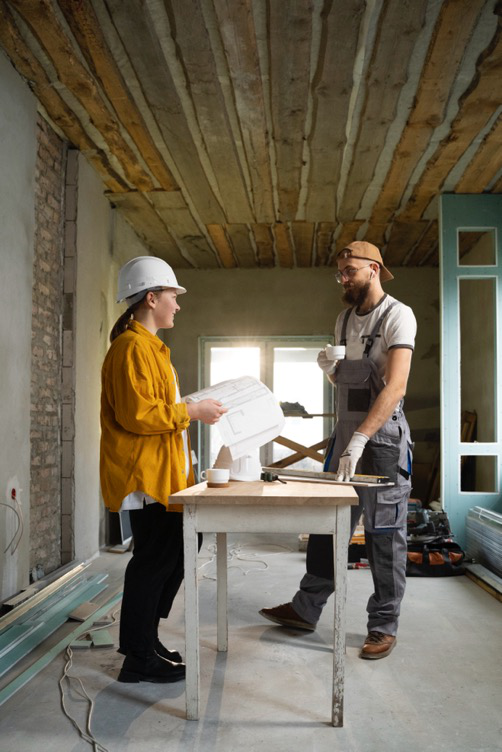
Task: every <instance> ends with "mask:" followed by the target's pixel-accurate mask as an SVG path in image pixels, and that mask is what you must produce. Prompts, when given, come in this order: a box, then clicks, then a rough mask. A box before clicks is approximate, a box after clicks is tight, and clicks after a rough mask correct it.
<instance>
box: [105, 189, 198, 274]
mask: <svg viewBox="0 0 502 752" xmlns="http://www.w3.org/2000/svg"><path fill="white" fill-rule="evenodd" d="M105 195H106V197H107V198H108V199H109V201H110V202H111V203H112V204H113V205H114V206H116V207H118V209H119V210H120V211H121V212H122V213H123V216H124V218H125V219H126V220H127V222H128V223H129V224H130V225H131V226H132V228H133V229H134V231H135V232H136V233H137V235H138V236H139V237H140V238H141V239H142V240H143V241H144V242H145V243H146V245H147V246H149V247H150V248H151V249H152V251H154V253H155V254H156V255H157V256H160V257H161V258H163V259H164V260H165V261H167V262H168V263H169V264H171V266H173V267H175V268H178V269H187V268H190V267H191V266H192V264H190V262H189V261H187V259H186V258H185V257H184V256H183V255H182V253H181V251H180V249H179V248H178V246H177V244H176V242H175V240H174V239H173V237H172V235H171V233H170V232H169V228H168V227H166V224H165V223H164V222H163V220H162V219H161V217H159V215H158V214H157V212H156V211H155V208H154V207H153V206H152V204H151V202H150V201H149V200H148V198H147V196H146V195H145V194H144V193H141V192H140V191H130V192H129V193H106V194H105Z"/></svg>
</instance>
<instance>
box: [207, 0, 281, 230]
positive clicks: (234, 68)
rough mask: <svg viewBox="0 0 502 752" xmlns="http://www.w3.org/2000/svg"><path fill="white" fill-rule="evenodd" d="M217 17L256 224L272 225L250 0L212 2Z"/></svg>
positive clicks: (266, 138) (266, 145)
mask: <svg viewBox="0 0 502 752" xmlns="http://www.w3.org/2000/svg"><path fill="white" fill-rule="evenodd" d="M213 2H214V8H215V11H216V15H217V17H218V22H219V28H220V33H221V37H222V42H223V47H224V50H225V56H226V59H227V61H228V69H229V74H230V76H231V80H232V82H233V93H234V97H235V105H236V108H237V112H238V116H239V122H240V129H241V134H242V142H243V146H244V150H245V153H246V156H247V169H248V171H249V176H250V181H251V186H250V189H251V200H252V201H253V207H254V214H255V216H256V220H257V223H264V222H273V221H274V219H275V208H274V198H273V186H272V175H271V170H270V157H269V148H270V145H269V137H270V136H269V133H268V127H267V120H266V114H265V102H264V91H263V86H262V79H261V75H260V64H259V59H258V51H257V46H256V29H255V24H254V18H253V12H252V6H253V0H213Z"/></svg>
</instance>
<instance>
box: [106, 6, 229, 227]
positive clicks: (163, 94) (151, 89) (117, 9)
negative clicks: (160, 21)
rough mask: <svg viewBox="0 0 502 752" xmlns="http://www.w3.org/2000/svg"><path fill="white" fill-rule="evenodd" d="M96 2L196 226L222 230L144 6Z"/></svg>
mask: <svg viewBox="0 0 502 752" xmlns="http://www.w3.org/2000/svg"><path fill="white" fill-rule="evenodd" d="M99 2H101V3H104V4H105V6H106V9H107V12H108V14H109V16H110V18H111V21H112V23H113V27H114V29H115V31H116V32H117V34H118V36H119V38H120V41H121V43H122V45H123V47H124V49H125V50H126V52H127V55H128V60H129V63H130V65H131V67H132V68H133V70H134V73H135V76H136V78H137V80H138V82H139V85H140V86H141V91H142V95H143V97H144V100H145V102H146V103H147V106H148V108H149V111H150V113H151V115H152V116H153V118H155V121H156V125H157V126H158V129H159V131H160V133H161V135H162V138H163V140H164V142H165V144H166V145H167V148H168V149H169V152H170V154H171V157H172V162H173V168H172V171H173V174H174V175H175V177H176V179H177V182H180V180H181V179H182V188H183V192H184V193H185V194H188V195H189V196H190V199H191V202H192V204H193V205H194V206H195V207H197V212H198V217H199V218H200V220H201V223H202V224H204V225H208V224H225V221H226V217H225V213H224V210H223V207H222V202H221V197H220V196H219V195H218V185H217V183H216V181H215V180H214V179H213V176H212V170H211V165H210V164H208V165H203V164H202V161H201V159H205V160H206V162H207V154H206V152H205V149H204V147H203V145H202V144H201V136H200V130H199V128H198V125H197V122H196V117H195V114H194V113H193V111H192V110H190V111H188V112H187V111H186V109H185V108H190V100H189V97H188V98H186V97H185V100H184V103H182V101H181V99H180V96H182V95H183V96H185V93H186V92H185V93H183V92H179V91H178V89H177V86H176V83H175V80H174V78H173V75H172V73H171V71H170V69H169V66H168V65H167V64H166V59H165V56H164V52H163V50H162V47H161V44H160V40H159V38H158V35H157V31H156V29H155V28H154V26H153V21H152V18H151V16H150V15H149V13H148V12H146V10H145V6H144V3H143V2H141V1H140V0H99ZM131 19H134V23H131ZM178 62H179V61H178ZM206 167H207V169H206ZM174 168H175V169H174ZM178 175H179V176H181V177H180V178H178ZM180 185H181V183H180Z"/></svg>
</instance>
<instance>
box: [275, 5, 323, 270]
mask: <svg viewBox="0 0 502 752" xmlns="http://www.w3.org/2000/svg"><path fill="white" fill-rule="evenodd" d="M269 9H270V13H269V23H270V40H269V50H270V96H271V111H272V122H273V138H274V142H275V151H276V160H277V180H278V183H277V190H278V197H279V211H278V218H279V219H280V220H281V221H283V222H285V221H288V220H293V219H296V214H297V210H298V202H299V195H300V180H301V164H302V156H303V139H304V135H305V118H306V112H307V102H308V92H309V87H310V80H309V79H310V46H311V34H312V10H313V2H312V0H290V1H289V2H287V3H284V2H283V1H282V0H270V1H269ZM279 232H280V236H281V238H282V237H283V233H282V231H279ZM288 263H289V262H288Z"/></svg>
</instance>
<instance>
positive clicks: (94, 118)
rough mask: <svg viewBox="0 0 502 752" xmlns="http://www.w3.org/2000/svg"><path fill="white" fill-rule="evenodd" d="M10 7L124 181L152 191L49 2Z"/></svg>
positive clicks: (17, 0)
mask: <svg viewBox="0 0 502 752" xmlns="http://www.w3.org/2000/svg"><path fill="white" fill-rule="evenodd" d="M12 4H13V6H14V7H15V8H16V11H18V13H19V14H20V16H21V17H22V18H23V20H24V22H25V23H26V24H27V26H28V28H29V29H30V31H31V33H32V34H33V35H34V36H35V38H36V39H37V40H38V42H39V43H40V45H41V46H42V47H43V49H44V51H45V52H46V54H47V56H48V57H49V59H50V61H51V63H52V65H53V66H54V68H55V70H56V73H57V76H58V79H59V81H60V82H61V83H62V84H64V86H65V87H66V88H67V89H68V91H69V92H70V93H71V94H72V95H73V96H74V97H75V98H76V99H77V100H78V101H79V102H80V104H81V105H82V107H84V109H85V111H86V112H87V114H88V115H89V119H90V121H91V123H92V125H93V126H94V127H95V128H96V130H98V131H99V133H100V135H101V137H102V138H103V140H104V141H105V142H106V144H107V146H108V148H109V149H110V152H111V154H113V156H114V157H115V159H116V160H117V162H118V164H119V165H120V167H121V169H122V171H123V173H124V176H125V178H126V180H127V181H128V182H129V183H130V184H131V185H133V186H134V187H136V188H138V189H140V190H152V188H153V187H154V186H153V182H152V179H151V177H150V176H149V175H148V173H147V172H146V171H145V170H144V169H143V168H142V167H141V165H140V160H139V158H138V154H137V153H135V152H134V151H133V150H132V149H131V147H130V146H129V144H128V143H127V141H126V140H125V139H124V137H123V136H122V133H121V130H120V125H119V123H118V122H117V120H116V119H115V118H114V117H113V115H112V114H111V112H110V109H109V107H107V105H106V103H105V101H104V100H103V98H102V96H101V94H100V90H99V88H98V86H97V84H96V81H95V80H94V79H93V78H92V76H91V75H90V74H89V73H88V71H87V69H86V68H85V66H84V65H83V64H82V63H81V62H80V58H79V57H78V55H77V54H76V53H75V50H74V49H73V46H72V43H71V42H70V40H69V39H68V37H67V35H66V32H65V30H64V29H63V27H62V25H61V24H60V22H59V20H58V18H57V17H56V15H55V13H54V8H53V6H52V4H51V3H50V2H49V0H39V2H37V3H35V4H33V2H31V0H13V3H12Z"/></svg>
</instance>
